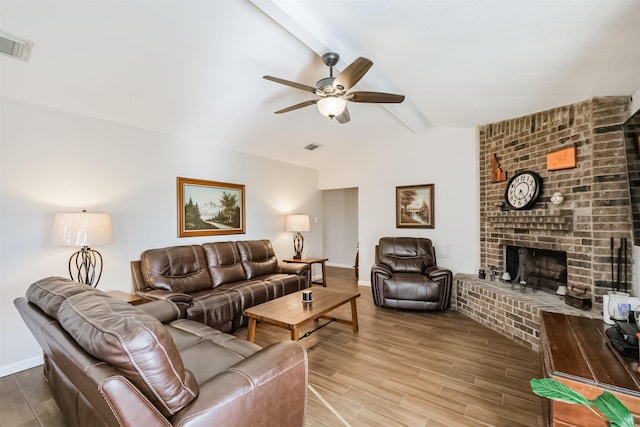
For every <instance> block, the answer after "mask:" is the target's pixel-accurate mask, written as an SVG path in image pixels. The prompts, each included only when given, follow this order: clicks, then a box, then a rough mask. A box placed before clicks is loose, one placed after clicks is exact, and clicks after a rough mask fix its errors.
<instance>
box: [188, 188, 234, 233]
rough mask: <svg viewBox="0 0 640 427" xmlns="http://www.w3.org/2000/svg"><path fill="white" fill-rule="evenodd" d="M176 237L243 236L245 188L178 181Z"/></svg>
mask: <svg viewBox="0 0 640 427" xmlns="http://www.w3.org/2000/svg"><path fill="white" fill-rule="evenodd" d="M177 205H178V237H192V236H216V235H220V234H244V233H245V224H244V219H245V210H244V185H240V184H230V183H228V182H217V181H205V180H202V179H191V178H181V177H178V202H177Z"/></svg>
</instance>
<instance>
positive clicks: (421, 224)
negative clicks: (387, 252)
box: [396, 184, 434, 228]
mask: <svg viewBox="0 0 640 427" xmlns="http://www.w3.org/2000/svg"><path fill="white" fill-rule="evenodd" d="M433 186H434V184H423V185H406V186H403V187H396V228H434V223H433V219H434V204H433Z"/></svg>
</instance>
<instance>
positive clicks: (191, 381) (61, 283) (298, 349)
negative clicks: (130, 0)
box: [15, 277, 308, 427]
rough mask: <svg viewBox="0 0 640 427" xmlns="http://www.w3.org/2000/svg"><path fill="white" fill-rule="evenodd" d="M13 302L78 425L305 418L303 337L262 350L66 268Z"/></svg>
mask: <svg viewBox="0 0 640 427" xmlns="http://www.w3.org/2000/svg"><path fill="white" fill-rule="evenodd" d="M15 305H16V307H17V309H18V311H19V312H20V314H21V316H22V318H23V319H24V321H25V323H26V324H27V326H28V327H29V329H30V330H31V332H32V333H33V335H34V337H35V338H36V340H37V341H38V343H39V344H40V346H41V347H42V350H43V353H44V360H45V369H44V370H45V376H46V379H47V381H48V383H49V387H50V389H51V392H52V394H53V397H54V399H55V401H56V402H57V404H58V406H59V407H60V409H61V411H62V413H63V416H64V419H65V422H66V423H67V425H69V426H70V427H85V426H132V427H134V426H135V427H139V426H144V427H155V426H184V427H188V426H205V425H206V426H214V425H215V426H227V427H233V426H238V427H239V426H243V427H244V426H257V425H260V426H273V427H276V426H278V427H280V426H302V425H303V424H304V416H305V411H306V390H307V375H308V365H307V356H306V352H305V350H304V348H303V347H302V346H301V345H299V344H298V343H297V342H294V341H284V342H280V343H277V344H273V345H271V346H269V347H266V348H264V349H261V348H260V347H258V346H257V345H255V344H252V343H250V342H248V341H245V340H242V339H237V338H235V337H234V336H232V335H228V334H225V333H222V332H220V331H217V330H215V329H213V328H210V327H208V326H205V325H203V324H202V323H198V322H194V321H190V320H186V319H179V315H180V309H179V308H178V306H177V305H176V304H174V303H173V302H172V301H171V300H170V299H164V300H159V301H154V302H150V303H147V304H143V305H140V306H132V305H129V304H127V303H125V302H122V301H119V300H117V299H115V298H112V297H111V296H109V295H107V294H105V293H103V292H101V291H99V290H96V289H94V288H92V287H90V286H87V285H82V284H80V283H76V282H73V281H71V280H69V279H64V278H61V277H50V278H46V279H42V280H40V281H38V282H36V283H33V284H32V285H31V286H30V287H29V288H28V290H27V292H26V298H24V297H22V298H18V299H16V300H15Z"/></svg>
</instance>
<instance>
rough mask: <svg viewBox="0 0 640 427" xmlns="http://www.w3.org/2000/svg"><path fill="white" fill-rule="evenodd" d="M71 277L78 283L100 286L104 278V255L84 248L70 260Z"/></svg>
mask: <svg viewBox="0 0 640 427" xmlns="http://www.w3.org/2000/svg"><path fill="white" fill-rule="evenodd" d="M69 276H70V277H71V279H72V280H75V281H76V282H80V283H84V284H85V285H90V286H93V287H94V288H95V287H96V286H98V282H99V281H100V277H101V276H102V255H100V252H98V251H96V250H93V249H91V248H88V247H87V246H84V247H83V248H82V249H80V250H79V251H78V252H76V253H74V254H73V255H71V258H69Z"/></svg>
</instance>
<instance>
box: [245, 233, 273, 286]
mask: <svg viewBox="0 0 640 427" xmlns="http://www.w3.org/2000/svg"><path fill="white" fill-rule="evenodd" d="M236 245H237V246H238V252H240V258H241V259H242V266H243V267H244V271H245V273H246V274H247V279H253V278H254V277H260V276H264V275H266V274H274V273H277V271H278V259H277V258H276V254H275V252H274V251H273V246H272V245H271V241H269V240H244V241H240V242H236Z"/></svg>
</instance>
